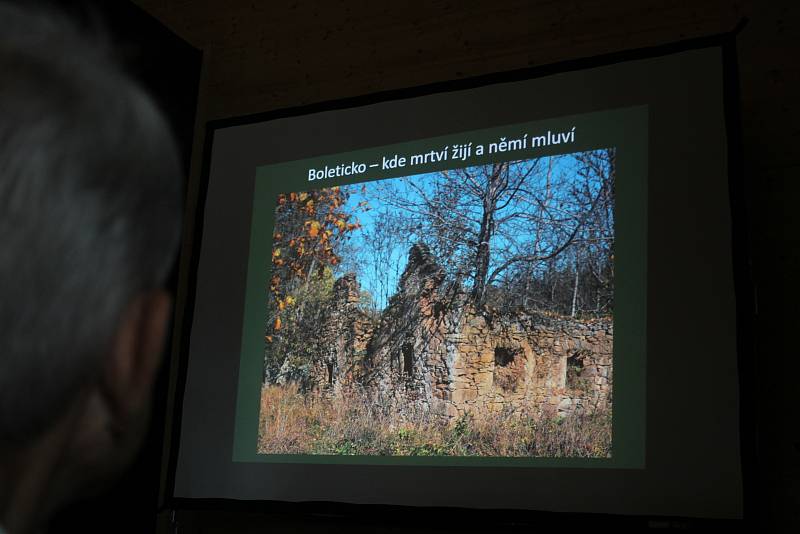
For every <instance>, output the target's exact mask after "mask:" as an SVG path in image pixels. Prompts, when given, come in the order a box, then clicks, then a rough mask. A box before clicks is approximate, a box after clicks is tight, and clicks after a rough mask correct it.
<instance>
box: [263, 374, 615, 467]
mask: <svg viewBox="0 0 800 534" xmlns="http://www.w3.org/2000/svg"><path fill="white" fill-rule="evenodd" d="M258 435H259V439H258V452H259V453H264V454H345V455H370V456H500V457H510V456H516V457H520V456H522V457H549V458H554V457H560V458H563V457H584V458H586V457H591V458H606V457H610V455H611V415H610V413H594V414H576V415H572V416H569V417H566V418H545V417H528V416H520V415H518V414H512V413H488V414H480V415H469V416H463V417H460V418H458V419H456V420H454V421H451V422H449V423H447V422H445V421H444V420H442V419H441V418H436V417H432V416H430V414H425V413H418V414H412V415H410V416H409V415H405V416H401V415H399V414H398V412H397V411H395V410H391V409H387V407H382V406H380V403H378V402H375V401H374V400H370V399H368V398H367V397H366V396H363V395H359V394H357V393H354V392H350V393H347V394H343V395H338V396H335V397H333V398H326V397H320V396H317V395H303V394H302V393H300V392H299V391H298V389H297V388H296V387H294V386H266V387H264V388H263V389H262V391H261V414H260V418H259V433H258Z"/></svg>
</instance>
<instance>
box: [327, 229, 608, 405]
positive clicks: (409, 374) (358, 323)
mask: <svg viewBox="0 0 800 534" xmlns="http://www.w3.org/2000/svg"><path fill="white" fill-rule="evenodd" d="M443 281H444V272H443V270H442V268H441V267H440V266H439V265H437V263H436V262H435V260H434V258H433V257H432V255H431V254H430V253H429V251H428V250H427V249H426V248H425V247H424V246H422V245H414V246H413V247H412V248H411V251H410V253H409V260H408V265H407V267H406V269H405V272H404V273H403V275H402V277H401V279H400V283H399V289H398V292H397V294H395V295H394V296H393V297H392V298H391V300H390V302H389V304H388V306H387V307H386V309H385V310H384V311H383V313H382V314H381V316H380V318H379V319H378V320H377V321H375V320H373V319H371V318H370V317H369V316H368V315H367V314H366V313H365V312H363V311H362V310H360V309H359V307H358V300H359V286H358V281H357V280H356V278H355V276H354V275H353V274H347V275H345V276H343V277H342V278H340V279H338V280H337V281H336V283H335V284H334V292H333V297H332V302H331V306H330V311H329V313H328V316H327V317H326V319H325V321H324V324H323V325H321V326H322V328H321V332H323V336H322V338H321V339H320V345H319V346H320V348H321V357H320V358H319V360H318V361H317V362H316V364H315V366H314V368H313V372H312V376H313V381H312V383H313V384H314V387H315V389H318V390H319V391H322V392H328V393H330V394H335V393H336V392H337V391H341V390H342V388H346V387H362V388H365V389H366V390H367V391H368V392H371V393H372V394H374V395H376V396H380V397H381V398H382V399H384V400H386V398H387V397H389V398H391V400H392V401H393V405H394V406H397V407H398V409H399V410H411V409H414V410H424V411H426V412H429V413H432V414H437V415H441V416H443V417H447V418H453V417H458V416H460V415H463V414H466V413H470V412H473V411H486V410H490V411H497V410H505V411H511V412H518V413H530V414H536V413H547V414H550V415H556V414H559V415H566V414H568V413H571V412H573V411H576V410H587V411H592V410H595V409H598V408H601V409H610V408H611V404H612V384H613V372H612V348H613V325H612V323H611V321H610V320H595V321H591V322H587V321H577V320H573V319H569V318H562V317H553V316H549V315H547V314H543V313H537V312H531V311H522V310H520V311H518V312H515V313H507V314H500V313H498V312H495V311H492V310H491V309H489V310H484V311H483V312H482V313H478V312H476V311H475V310H474V308H473V307H472V306H471V304H469V303H468V299H467V296H466V295H465V294H464V292H463V291H461V290H460V289H459V288H458V287H443V283H444V282H443ZM376 323H377V324H376Z"/></svg>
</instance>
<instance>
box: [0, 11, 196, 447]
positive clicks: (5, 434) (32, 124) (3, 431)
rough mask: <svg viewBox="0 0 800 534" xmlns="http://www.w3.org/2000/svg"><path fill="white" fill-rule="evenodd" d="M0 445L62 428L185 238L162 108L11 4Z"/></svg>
mask: <svg viewBox="0 0 800 534" xmlns="http://www.w3.org/2000/svg"><path fill="white" fill-rule="evenodd" d="M0 20H2V21H3V23H4V24H3V33H0V441H7V442H21V441H25V440H28V439H30V438H32V437H33V436H35V435H36V434H37V433H38V432H41V431H42V430H43V429H45V428H46V427H47V425H48V424H51V423H52V421H53V420H54V419H55V418H56V417H57V416H58V415H59V413H60V412H59V410H60V409H61V408H62V407H64V406H65V405H66V404H67V403H68V401H69V399H70V398H71V397H72V396H74V395H75V394H76V392H77V390H78V388H79V387H80V386H81V384H82V383H83V382H84V381H85V380H87V379H88V377H90V376H91V375H92V374H93V373H97V372H98V371H99V368H100V359H101V357H102V356H103V355H104V354H105V353H106V352H107V350H108V348H109V344H110V343H111V341H112V337H113V335H114V334H115V331H116V328H117V326H118V323H119V321H120V318H121V314H122V313H123V311H124V308H125V307H126V306H127V304H128V303H129V302H130V300H131V299H132V298H133V297H134V296H135V295H136V294H137V293H139V292H142V291H145V290H148V289H155V288H157V287H159V286H160V285H161V284H163V282H164V279H165V277H166V275H167V274H168V271H169V269H170V267H171V266H172V265H173V262H174V259H175V252H176V248H177V243H178V239H179V233H180V218H181V182H180V175H181V170H180V164H179V159H178V156H177V149H176V145H175V142H174V139H173V137H172V135H171V133H170V130H169V128H168V126H167V124H166V122H165V120H164V118H163V117H162V116H161V114H160V113H159V111H158V109H157V108H156V106H155V105H154V103H153V102H152V100H151V99H150V98H149V97H148V96H147V95H146V94H145V93H144V91H143V90H142V89H141V88H139V87H138V86H137V85H136V84H135V83H133V82H132V81H131V79H129V78H128V77H127V76H126V75H125V73H124V72H123V70H122V69H121V67H119V66H118V65H117V64H116V63H115V62H114V61H113V59H112V58H111V57H110V54H109V52H108V47H107V46H105V45H103V44H102V43H100V42H98V41H97V39H91V40H90V39H87V38H85V37H82V36H81V34H80V32H81V30H80V29H79V28H77V27H75V26H74V25H73V24H72V23H69V22H68V21H66V20H65V18H64V17H63V16H60V17H59V16H57V15H54V14H53V13H46V12H44V11H38V10H37V11H31V10H23V9H21V8H18V7H14V6H9V5H6V4H2V3H0Z"/></svg>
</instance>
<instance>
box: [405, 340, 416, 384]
mask: <svg viewBox="0 0 800 534" xmlns="http://www.w3.org/2000/svg"><path fill="white" fill-rule="evenodd" d="M403 376H404V377H406V379H408V380H411V378H413V376H414V346H413V345H412V344H411V343H406V344H405V345H403Z"/></svg>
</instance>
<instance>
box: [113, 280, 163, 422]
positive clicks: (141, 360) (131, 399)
mask: <svg viewBox="0 0 800 534" xmlns="http://www.w3.org/2000/svg"><path fill="white" fill-rule="evenodd" d="M171 308H172V299H171V297H170V296H169V295H168V294H167V293H166V292H165V291H160V290H159V291H151V292H148V293H144V294H141V295H139V296H137V297H136V298H134V299H133V301H131V303H130V304H129V306H128V308H127V309H126V311H125V313H124V314H123V316H122V318H121V321H120V323H119V327H118V330H117V334H116V336H115V337H114V340H113V342H112V345H111V350H110V354H109V355H108V359H107V360H106V364H105V369H104V374H103V377H102V378H101V380H102V386H101V387H102V389H103V393H104V396H105V397H106V401H107V402H108V404H109V408H110V410H111V416H112V417H113V419H114V424H115V426H125V425H126V424H128V422H129V421H130V419H131V418H136V417H137V416H139V415H141V413H142V412H144V411H146V410H147V409H148V407H149V405H150V397H151V394H152V389H153V384H154V383H155V379H156V375H157V373H158V369H159V366H160V363H161V358H162V354H163V349H164V340H165V337H166V332H167V326H168V323H169V316H170V311H171Z"/></svg>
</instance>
